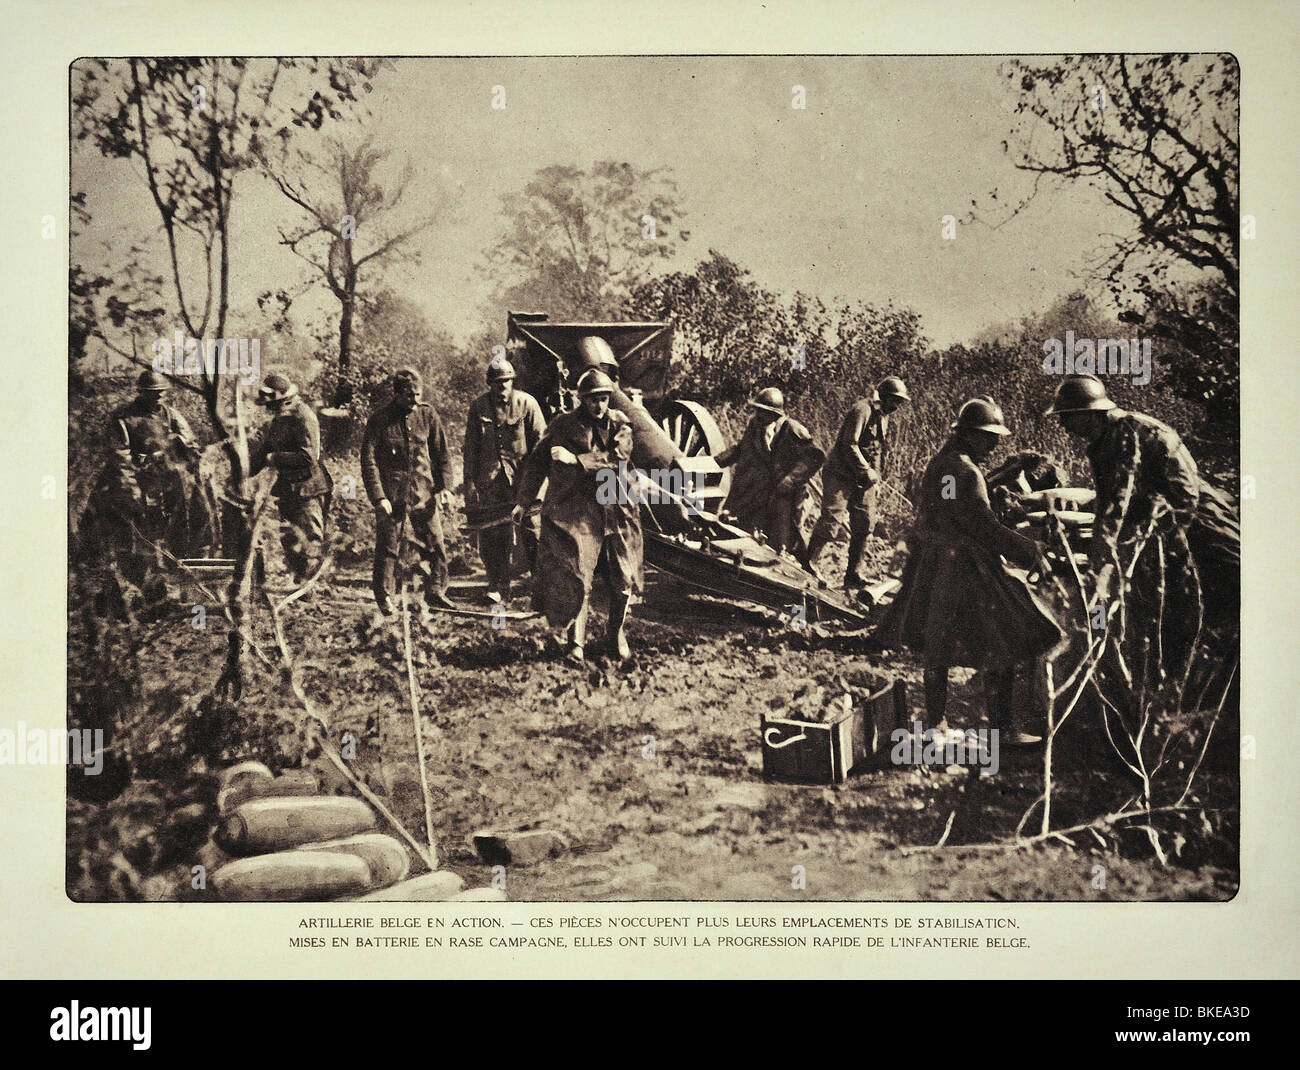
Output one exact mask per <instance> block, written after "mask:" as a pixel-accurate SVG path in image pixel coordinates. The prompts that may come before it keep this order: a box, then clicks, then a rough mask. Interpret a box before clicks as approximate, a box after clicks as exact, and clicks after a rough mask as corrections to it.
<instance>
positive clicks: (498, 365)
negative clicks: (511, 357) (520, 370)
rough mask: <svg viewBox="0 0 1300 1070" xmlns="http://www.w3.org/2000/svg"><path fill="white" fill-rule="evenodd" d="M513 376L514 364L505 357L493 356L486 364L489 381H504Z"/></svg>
mask: <svg viewBox="0 0 1300 1070" xmlns="http://www.w3.org/2000/svg"><path fill="white" fill-rule="evenodd" d="M514 377H515V366H514V365H513V364H511V363H510V361H508V360H506V358H505V357H493V358H492V360H491V361H489V362H488V366H487V381H488V382H489V383H504V382H507V381H509V380H511V379H513V378H514Z"/></svg>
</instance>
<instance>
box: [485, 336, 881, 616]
mask: <svg viewBox="0 0 1300 1070" xmlns="http://www.w3.org/2000/svg"><path fill="white" fill-rule="evenodd" d="M507 326H508V330H507V341H506V353H507V356H508V357H509V359H510V361H511V363H512V364H513V365H514V368H515V372H516V375H517V376H518V385H519V387H520V389H522V390H526V391H527V392H528V393H530V394H532V395H533V397H535V398H536V399H537V401H538V403H539V404H540V405H541V406H542V410H543V412H545V414H546V416H547V418H548V419H550V418H553V417H554V416H555V415H556V414H557V413H559V412H561V411H565V410H566V409H569V408H572V407H573V406H574V404H576V401H575V394H574V385H575V384H576V383H577V380H578V377H579V376H580V375H581V374H582V373H583V372H584V371H586V370H587V369H588V368H589V367H592V366H593V365H592V364H591V363H589V360H590V358H588V357H586V356H584V355H583V354H582V353H581V352H580V349H579V345H578V342H579V340H580V339H582V338H585V337H587V336H590V335H596V336H598V337H600V338H603V339H604V340H605V341H606V342H607V343H608V344H609V347H610V349H611V350H612V351H613V353H614V357H615V359H616V361H617V367H616V368H613V369H611V368H608V367H607V368H605V369H604V370H605V371H606V372H610V373H611V378H612V379H614V381H615V383H616V385H615V388H614V392H613V396H612V397H611V398H610V407H611V408H615V409H617V410H618V411H619V412H621V413H623V415H625V416H626V417H627V418H628V419H629V420H630V421H631V423H632V433H633V446H632V464H633V466H634V467H635V468H636V469H637V470H639V471H641V472H643V473H646V474H648V476H649V481H650V482H649V491H648V493H647V494H646V497H645V499H643V504H642V506H641V509H642V514H641V515H642V533H643V535H644V539H645V555H646V560H647V561H648V562H649V563H650V564H651V565H653V566H655V567H656V568H658V569H660V570H662V571H663V572H666V573H668V574H669V575H671V576H673V577H675V578H676V579H678V580H680V581H681V582H683V583H685V584H686V585H688V586H690V587H693V588H695V589H697V590H699V591H702V592H704V593H706V594H709V595H712V596H714V597H717V598H723V599H728V600H738V601H746V602H754V603H758V604H759V605H763V606H766V607H768V608H771V609H775V610H778V611H780V612H782V613H784V614H785V615H787V616H790V617H792V618H794V619H796V620H799V621H812V620H839V621H842V622H845V623H848V624H851V625H855V626H860V625H863V624H865V623H866V622H867V612H866V607H865V606H863V605H861V604H859V603H856V602H854V601H851V600H850V599H848V598H846V597H844V596H843V595H842V594H840V593H839V592H838V591H832V590H829V589H828V588H826V587H825V586H824V585H823V584H822V583H821V582H820V581H819V580H818V579H817V578H816V577H815V576H813V575H812V574H811V573H810V572H808V571H806V570H805V569H803V568H802V567H801V566H800V565H799V564H798V562H796V561H795V560H794V559H793V558H792V557H789V556H787V555H785V554H780V553H777V551H775V550H773V549H772V548H771V547H770V546H768V545H766V544H765V543H764V542H763V541H761V539H759V538H756V537H755V536H754V535H753V534H752V533H751V532H748V531H745V530H744V529H742V528H739V527H737V526H736V525H735V524H733V523H730V522H729V518H728V516H727V514H726V512H725V502H726V498H727V492H728V490H729V488H730V474H729V472H728V470H727V469H725V468H722V467H721V466H719V465H718V463H717V462H716V461H715V460H714V459H713V458H714V455H715V454H716V453H718V452H720V451H722V450H723V449H725V448H726V442H725V441H724V439H723V436H722V432H721V431H720V430H719V428H718V425H717V423H716V422H715V421H714V419H713V417H712V416H711V415H710V414H709V412H708V410H707V409H706V408H705V407H704V406H702V405H700V404H698V403H697V402H694V401H688V400H684V399H680V398H674V397H670V396H669V395H668V380H669V370H670V365H671V362H672V326H671V325H670V324H668V323H660V322H643V323H637V322H623V323H598V322H567V323H555V322H551V321H550V319H549V317H548V316H547V315H546V314H545V313H535V312H531V313H530V312H511V313H509V314H508V317H507Z"/></svg>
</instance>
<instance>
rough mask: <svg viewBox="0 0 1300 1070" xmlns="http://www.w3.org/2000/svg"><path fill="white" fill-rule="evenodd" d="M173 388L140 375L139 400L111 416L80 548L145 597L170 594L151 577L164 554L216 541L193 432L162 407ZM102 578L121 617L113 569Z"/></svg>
mask: <svg viewBox="0 0 1300 1070" xmlns="http://www.w3.org/2000/svg"><path fill="white" fill-rule="evenodd" d="M170 385H171V384H170V383H169V381H168V380H167V379H166V378H165V377H164V376H162V375H160V374H158V373H157V372H155V371H152V370H150V369H146V370H144V371H142V372H140V374H139V376H138V377H137V378H136V396H135V398H134V399H133V400H132V401H131V402H130V404H128V405H124V406H122V407H121V408H119V409H117V410H116V411H115V412H114V413H113V414H112V416H111V417H110V419H109V427H108V437H109V441H110V442H111V443H112V451H113V452H112V457H111V458H110V459H109V461H108V462H107V463H106V464H105V466H104V468H103V469H102V470H101V472H100V474H99V477H98V479H97V480H96V483H95V488H94V490H93V491H92V493H91V496H90V500H89V502H88V504H87V506H86V511H85V513H84V514H83V516H82V520H81V523H80V525H79V529H78V538H77V547H76V553H77V555H78V557H79V559H81V560H84V561H86V562H99V563H101V564H107V563H114V564H115V565H116V569H117V571H118V572H120V573H121V574H122V576H123V577H125V578H126V579H128V580H129V581H130V582H131V583H133V584H135V585H136V586H138V587H140V588H141V590H142V591H145V590H146V588H147V589H148V590H147V591H146V596H147V597H153V596H154V594H156V593H159V592H162V591H164V590H165V585H162V584H159V583H156V582H154V581H153V580H150V579H149V577H150V575H151V573H152V572H153V571H154V570H160V569H161V568H162V566H163V564H164V561H165V557H166V554H167V553H170V554H172V555H173V556H175V557H184V556H187V555H189V554H190V553H193V552H194V551H196V550H199V549H200V548H201V547H203V546H205V545H207V544H208V543H209V542H210V540H211V538H212V534H213V522H212V512H211V509H210V507H209V503H208V502H207V500H206V498H205V497H204V495H203V493H202V491H201V489H200V487H199V483H198V460H199V450H198V444H197V442H196V441H195V438H194V432H193V431H191V429H190V425H189V423H188V422H187V421H186V419H185V417H184V416H182V415H181V414H180V413H179V412H177V411H176V410H175V409H174V408H172V407H171V406H170V405H168V404H166V403H165V402H164V400H163V399H164V397H165V396H166V394H167V391H168V389H169V388H170ZM96 567H98V566H96ZM104 578H105V587H104V597H105V598H111V599H112V602H113V604H114V605H115V606H116V607H118V609H119V611H122V612H124V611H125V601H124V598H123V594H122V591H121V588H120V585H119V584H118V583H117V582H116V578H115V577H114V576H113V570H112V569H111V568H109V569H107V570H105V573H104Z"/></svg>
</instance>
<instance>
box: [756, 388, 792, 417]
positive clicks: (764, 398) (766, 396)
mask: <svg viewBox="0 0 1300 1070" xmlns="http://www.w3.org/2000/svg"><path fill="white" fill-rule="evenodd" d="M749 407H750V408H751V409H765V410H766V411H768V412H774V413H776V414H777V415H778V416H784V415H785V395H784V394H782V393H781V391H780V389H779V388H777V387H775V386H769V387H765V388H764V389H762V390H760V391H759V392H758V393H757V394H755V395H754V396H753V397H752V398H750V399H749Z"/></svg>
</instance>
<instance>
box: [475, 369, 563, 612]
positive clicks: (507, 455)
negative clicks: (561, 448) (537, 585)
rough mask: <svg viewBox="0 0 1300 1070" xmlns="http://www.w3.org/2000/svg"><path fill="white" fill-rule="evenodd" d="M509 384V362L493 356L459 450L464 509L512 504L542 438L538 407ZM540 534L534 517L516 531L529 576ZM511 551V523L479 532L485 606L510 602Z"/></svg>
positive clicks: (511, 374)
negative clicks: (485, 583) (524, 468)
mask: <svg viewBox="0 0 1300 1070" xmlns="http://www.w3.org/2000/svg"><path fill="white" fill-rule="evenodd" d="M514 379H515V369H514V366H513V365H512V364H511V363H510V361H508V360H507V359H506V358H505V357H504V356H495V357H493V358H492V360H491V362H490V363H489V364H488V367H487V382H488V391H487V393H485V394H483V395H481V396H479V397H478V398H475V399H474V401H473V402H472V403H471V404H470V407H469V415H468V416H467V417H466V420H465V443H464V448H463V451H462V455H463V458H464V471H465V504H466V506H471V505H513V504H514V501H515V487H516V484H517V483H518V481H519V471H520V469H521V468H522V466H523V463H524V460H525V459H526V458H527V457H528V455H529V454H530V453H531V452H532V451H533V449H534V448H536V446H537V443H538V442H539V441H541V438H542V435H544V434H545V433H546V420H545V418H544V417H543V416H542V410H541V406H539V405H538V404H537V402H536V400H535V399H534V398H533V397H532V395H530V394H526V393H524V392H523V391H522V390H518V389H516V388H515V385H514ZM539 531H540V524H539V522H538V521H537V520H536V518H528V519H527V520H526V522H525V523H523V524H521V525H520V526H519V541H520V545H521V548H522V550H523V557H524V562H525V567H526V569H527V570H529V571H531V570H532V569H533V567H534V565H535V563H536V557H537V537H538V534H539ZM514 548H515V529H514V526H513V525H511V524H497V525H496V526H494V527H488V528H484V529H483V530H482V531H480V532H479V535H478V552H479V556H480V557H482V558H483V567H484V569H486V571H487V580H488V592H487V594H488V599H489V601H492V602H501V601H507V602H508V601H509V600H510V577H511V557H512V555H513V553H514Z"/></svg>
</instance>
